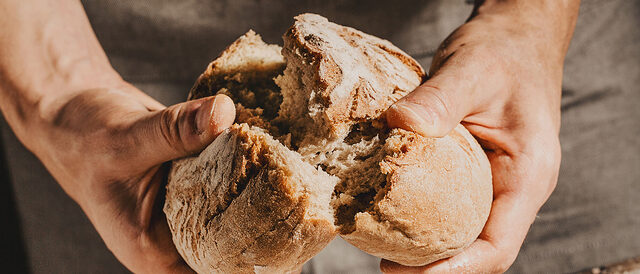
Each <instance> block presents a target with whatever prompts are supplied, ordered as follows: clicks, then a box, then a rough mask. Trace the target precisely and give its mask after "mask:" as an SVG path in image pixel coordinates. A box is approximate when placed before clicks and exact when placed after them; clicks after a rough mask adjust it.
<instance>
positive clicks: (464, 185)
mask: <svg viewBox="0 0 640 274" xmlns="http://www.w3.org/2000/svg"><path fill="white" fill-rule="evenodd" d="M384 150H385V154H386V156H385V158H384V160H383V161H381V162H380V171H381V172H382V173H383V174H386V175H387V184H386V186H385V187H384V189H383V190H382V191H380V192H379V193H378V195H377V196H376V198H375V201H374V202H373V204H372V206H371V207H370V208H369V209H368V210H366V211H364V212H360V213H358V214H356V216H355V220H354V223H355V225H354V228H353V231H351V232H349V233H345V234H342V235H341V236H342V238H344V239H345V240H347V241H348V242H349V243H351V244H353V245H355V246H357V247H358V248H360V249H362V250H364V251H366V252H368V253H370V254H372V255H375V256H378V257H382V258H385V259H388V260H392V261H394V262H397V263H400V264H403V265H410V266H418V265H425V264H429V263H431V262H435V261H437V260H440V259H443V258H447V257H451V256H453V255H455V254H457V253H459V252H461V251H462V249H464V248H465V247H467V246H468V245H470V244H471V242H473V240H475V239H476V238H477V237H478V235H479V234H480V232H481V230H482V228H483V227H484V223H485V221H486V220H487V217H488V215H489V211H490V208H491V202H492V191H493V190H492V185H491V184H490V183H487V182H491V172H490V166H489V162H488V160H487V159H486V156H484V153H483V151H482V148H481V147H480V145H479V144H478V143H477V142H476V141H475V139H473V137H472V136H471V134H469V132H468V131H467V130H466V129H465V128H464V127H463V126H461V125H458V126H457V127H456V128H455V129H454V130H453V132H452V133H450V134H449V135H447V136H445V137H443V138H425V137H422V136H420V135H418V134H415V133H412V132H408V131H405V130H399V129H396V130H394V131H393V132H392V134H391V136H390V137H389V138H388V139H387V140H386V144H385V148H384Z"/></svg>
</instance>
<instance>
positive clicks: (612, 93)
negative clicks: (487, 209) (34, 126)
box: [0, 0, 640, 273]
mask: <svg viewBox="0 0 640 274" xmlns="http://www.w3.org/2000/svg"><path fill="white" fill-rule="evenodd" d="M465 2H466V1H463V0H459V1H451V0H437V1H419V0H401V1H364V0H358V1H348V0H323V1H321V0H316V1H311V0H308V1H294V0H288V1H259V0H237V1H232V0H224V1H196V0H183V1H169V0H145V1H142V0H140V1H116V0H86V1H83V3H84V5H85V8H86V10H87V14H88V16H89V19H90V21H91V23H92V25H93V27H94V29H95V31H96V34H97V36H98V39H99V40H100V41H101V43H102V45H103V46H104V48H105V50H106V52H107V55H108V56H109V58H110V60H111V61H112V64H113V66H114V67H115V68H116V69H117V70H118V71H119V72H120V73H121V74H122V75H123V77H124V78H125V79H126V80H128V81H130V82H132V83H133V84H134V85H136V86H137V87H139V88H140V89H142V90H144V91H145V92H147V93H149V94H150V95H151V96H153V97H154V98H156V99H158V100H159V101H161V102H163V103H165V104H173V103H177V102H180V101H183V100H184V99H185V98H186V92H187V91H188V89H189V88H190V87H191V84H192V83H193V81H194V80H195V79H196V77H197V76H198V75H199V74H200V73H201V72H202V70H203V69H204V68H205V67H206V65H207V63H208V62H209V61H210V60H211V59H213V58H215V57H216V56H217V55H218V54H219V53H220V51H221V50H223V49H224V47H225V46H227V45H228V44H229V43H231V42H232V41H233V40H234V39H236V38H237V37H238V36H240V35H242V34H243V33H244V32H246V31H247V30H248V29H250V28H252V29H254V30H255V31H256V32H257V33H259V34H261V35H262V36H263V37H264V39H265V40H266V41H267V42H271V43H281V38H280V36H281V34H282V33H284V31H285V30H286V28H287V27H288V26H289V25H290V24H291V23H292V17H293V16H294V15H296V14H298V13H302V12H315V13H319V14H322V15H324V16H326V17H328V18H329V19H330V20H332V21H335V22H337V23H341V24H345V25H349V26H353V27H356V28H358V29H361V30H363V31H365V32H368V33H371V34H374V35H377V36H380V37H383V38H386V39H388V40H391V41H392V42H393V43H394V44H396V45H397V46H399V47H400V48H402V49H404V50H406V51H407V52H408V53H409V54H411V55H412V56H414V57H415V58H417V59H418V60H419V62H420V63H421V64H422V65H423V66H425V67H428V66H429V62H430V61H431V56H432V54H433V51H434V49H435V48H436V47H437V46H438V44H439V43H440V41H441V40H442V39H444V38H445V37H446V36H447V35H448V34H449V33H450V32H451V31H453V30H454V29H455V28H456V27H457V26H458V25H459V24H461V23H462V22H464V20H465V19H466V18H467V16H468V14H469V12H470V10H471V6H470V5H468V4H466V3H465ZM638 18H640V2H639V1H625V0H610V1H598V0H585V1H583V5H582V7H581V16H580V18H579V22H578V26H577V29H576V34H575V38H574V40H573V42H572V45H571V47H570V50H569V55H568V58H567V62H566V69H565V77H564V91H563V99H562V103H563V107H562V108H563V118H562V122H563V128H562V130H561V144H562V146H563V161H562V167H561V173H560V179H559V183H558V187H557V189H556V191H555V192H554V194H553V195H552V197H551V198H550V200H549V202H548V203H547V204H546V205H545V206H544V207H543V209H542V211H541V212H540V214H539V218H538V219H537V220H536V222H535V223H534V225H533V226H532V229H531V232H530V233H529V235H528V237H527V239H526V241H525V244H524V246H523V248H522V251H521V253H520V255H519V256H518V259H517V260H516V263H515V264H514V266H513V267H512V269H511V272H513V273H539V272H544V273H548V272H571V271H578V270H581V269H585V268H588V267H591V266H597V265H603V264H608V263H611V262H615V261H620V260H623V259H625V258H630V257H637V256H640V236H638V235H637V234H638V231H640V217H639V216H640V206H639V205H638V203H639V202H638V201H639V200H640V182H638V181H639V180H640V174H639V172H640V171H639V168H638V167H640V158H639V156H638V155H639V152H640V144H639V141H638V140H639V139H638V135H640V132H639V131H640V125H639V121H640V113H639V112H640V98H639V97H640V91H639V90H638V89H639V88H638V87H640V65H639V64H640V46H638V45H640V30H639V28H638V26H639V25H640V24H639V23H640V22H639V19H638ZM0 125H1V126H2V131H3V138H4V141H5V153H6V155H7V156H8V157H7V159H8V162H9V163H8V168H9V171H10V174H11V177H10V179H11V181H12V184H13V188H14V192H15V199H16V204H17V209H18V212H19V215H20V222H21V225H22V228H23V235H24V238H25V245H26V250H27V254H28V260H29V267H30V269H31V270H32V271H33V272H34V273H68V272H73V273H75V272H81V273H84V272H89V273H122V272H126V270H125V269H124V268H123V267H122V266H121V265H120V264H119V263H118V262H117V260H116V259H115V258H114V257H113V255H111V254H110V252H109V251H108V250H107V249H106V247H105V246H104V244H103V242H102V241H101V240H100V238H99V237H98V235H97V233H96V232H95V230H94V229H93V228H92V227H91V225H90V223H89V222H88V220H87V219H86V217H85V216H84V215H83V214H82V212H81V211H80V209H79V207H78V206H77V205H75V204H74V203H73V201H71V200H70V199H69V198H68V197H67V196H66V195H65V194H64V192H63V191H62V190H61V189H60V187H59V186H58V185H57V184H56V183H55V182H54V180H53V179H52V178H51V177H50V175H48V174H47V172H46V170H45V169H44V168H43V167H42V165H41V164H40V163H39V162H38V161H37V159H36V158H35V157H33V155H31V154H30V153H28V152H27V151H26V150H25V149H24V148H23V147H22V146H21V145H20V144H19V142H18V141H17V140H16V139H15V137H14V136H13V135H12V134H11V132H10V129H8V127H7V125H6V124H5V123H1V124H0ZM378 262H379V259H377V258H375V257H372V256H369V255H366V254H364V253H362V252H360V251H359V250H357V249H356V248H354V247H352V246H350V245H348V244H346V243H345V242H344V241H341V240H336V241H334V242H333V243H331V245H330V246H329V247H328V248H327V249H325V250H324V251H323V252H321V253H320V254H319V255H318V256H316V258H314V259H313V260H312V261H311V262H310V263H308V264H307V265H306V266H305V268H304V270H305V272H308V273H372V272H378V271H379V270H378V265H377V264H378Z"/></svg>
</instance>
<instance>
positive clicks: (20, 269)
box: [0, 138, 28, 273]
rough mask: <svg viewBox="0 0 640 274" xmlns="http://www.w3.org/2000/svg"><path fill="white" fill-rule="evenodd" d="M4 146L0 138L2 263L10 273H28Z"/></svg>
mask: <svg viewBox="0 0 640 274" xmlns="http://www.w3.org/2000/svg"><path fill="white" fill-rule="evenodd" d="M3 147H4V146H3V144H2V138H0V220H2V225H0V265H2V268H3V270H4V271H7V272H10V273H27V272H28V265H27V256H26V253H25V250H24V242H23V237H22V232H21V230H20V221H19V219H18V212H17V211H16V204H15V201H14V198H13V195H14V194H13V188H12V186H11V181H10V179H9V168H8V167H7V161H6V160H5V159H6V156H5V153H4V151H3Z"/></svg>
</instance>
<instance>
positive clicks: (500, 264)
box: [493, 250, 518, 273]
mask: <svg viewBox="0 0 640 274" xmlns="http://www.w3.org/2000/svg"><path fill="white" fill-rule="evenodd" d="M517 256H518V250H516V251H511V250H504V251H502V252H501V254H500V255H499V259H498V261H497V263H496V264H495V265H494V269H493V272H494V273H504V272H506V271H507V270H509V268H510V267H511V265H512V264H513V262H515V260H516V257H517Z"/></svg>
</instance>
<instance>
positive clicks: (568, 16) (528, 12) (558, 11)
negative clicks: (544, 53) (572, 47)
mask: <svg viewBox="0 0 640 274" xmlns="http://www.w3.org/2000/svg"><path fill="white" fill-rule="evenodd" d="M579 7H580V0H540V1H531V0H507V1H504V0H502V1H501V0H476V3H475V7H474V10H473V13H472V15H471V17H470V20H472V19H480V20H484V19H489V20H493V21H496V23H498V24H503V25H506V26H511V30H512V31H514V32H520V33H524V32H527V33H529V35H531V36H532V37H534V38H536V39H538V40H540V41H546V42H548V43H550V44H549V45H550V47H549V48H548V49H549V52H557V54H558V57H559V58H564V54H565V53H566V51H567V48H568V47H569V42H570V41H571V37H572V35H573V29H574V27H575V23H576V20H577V18H578V9H579Z"/></svg>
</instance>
